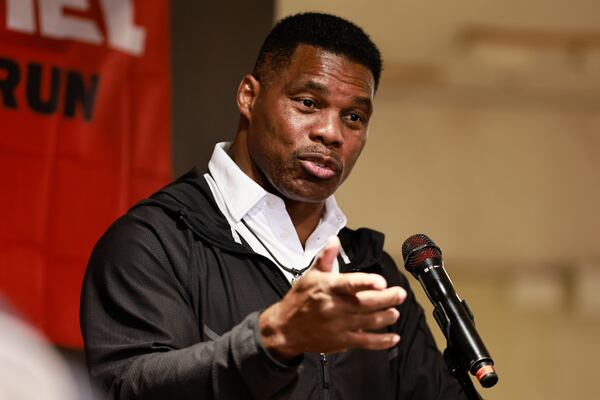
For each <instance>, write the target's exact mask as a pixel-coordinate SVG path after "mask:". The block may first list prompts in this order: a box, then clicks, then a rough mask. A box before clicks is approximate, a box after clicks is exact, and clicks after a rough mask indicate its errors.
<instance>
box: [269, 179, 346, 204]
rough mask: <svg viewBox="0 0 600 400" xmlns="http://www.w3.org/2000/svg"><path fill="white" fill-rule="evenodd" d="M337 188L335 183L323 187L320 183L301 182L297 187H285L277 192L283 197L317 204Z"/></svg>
mask: <svg viewBox="0 0 600 400" xmlns="http://www.w3.org/2000/svg"><path fill="white" fill-rule="evenodd" d="M336 189H337V185H332V187H324V186H323V184H322V183H320V184H315V183H312V182H303V184H302V185H298V186H297V187H292V188H285V189H284V190H281V191H280V192H279V193H280V194H281V196H283V197H284V198H285V199H288V200H291V201H295V202H301V203H313V204H319V203H323V202H324V201H325V200H327V199H328V198H329V197H330V196H331V195H332V194H333V193H334V192H335V190H336Z"/></svg>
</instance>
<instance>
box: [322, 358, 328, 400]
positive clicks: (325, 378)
mask: <svg viewBox="0 0 600 400" xmlns="http://www.w3.org/2000/svg"><path fill="white" fill-rule="evenodd" d="M320 358H321V367H322V368H323V399H325V400H329V399H330V396H329V367H328V366H327V355H326V354H325V353H321V355H320Z"/></svg>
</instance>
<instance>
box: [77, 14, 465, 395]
mask: <svg viewBox="0 0 600 400" xmlns="http://www.w3.org/2000/svg"><path fill="white" fill-rule="evenodd" d="M380 71H381V59H380V55H379V51H378V50H377V48H376V47H375V45H374V44H373V43H372V42H371V41H370V39H369V38H368V36H367V35H366V34H365V33H364V32H363V31H362V30H361V29H360V28H358V27H356V26H355V25H353V24H351V23H349V22H347V21H345V20H342V19H340V18H337V17H334V16H330V15H324V14H315V13H308V14H299V15H295V16H292V17H288V18H286V19H284V20H283V21H281V22H280V23H279V24H278V25H277V26H276V27H275V28H274V29H273V31H272V32H271V33H270V34H269V36H268V37H267V39H266V40H265V43H264V44H263V47H262V49H261V52H260V54H259V57H258V60H257V63H256V66H255V69H254V71H253V73H252V74H251V75H247V76H245V77H244V78H243V80H242V82H241V83H240V85H239V89H238V93H237V106H238V109H239V111H240V121H239V125H238V128H237V132H236V136H235V139H234V141H233V143H231V144H227V143H222V144H219V145H217V146H216V147H215V151H214V153H213V156H212V159H211V161H210V163H209V167H208V172H207V173H206V174H204V175H203V174H201V173H199V172H197V171H196V170H193V171H191V172H190V173H188V174H186V175H184V176H183V177H181V178H179V179H178V180H177V181H175V182H174V183H172V184H171V185H169V186H167V187H166V188H164V189H163V190H161V191H159V192H158V193H156V194H154V195H153V196H151V197H150V199H148V200H145V201H142V202H140V203H138V204H137V205H136V206H135V207H134V208H133V209H132V210H130V211H129V213H128V214H127V215H125V216H124V217H122V218H121V219H119V220H118V221H117V222H115V224H113V225H112V226H111V228H110V229H109V230H108V231H107V233H106V234H105V235H104V236H103V237H102V239H101V240H100V241H99V243H98V244H97V246H96V248H95V249H94V252H93V254H92V256H91V259H90V263H89V266H88V271H87V273H86V277H85V282H84V288H83V294H82V304H81V306H82V308H81V310H82V311H81V313H82V320H81V321H82V330H83V334H84V338H85V344H86V352H87V356H88V364H89V368H90V372H91V375H92V376H93V378H95V379H96V380H97V381H98V382H100V384H101V385H102V387H103V388H104V389H106V390H107V391H108V392H109V393H110V397H111V398H118V399H159V398H167V397H169V398H177V399H188V398H189V399H192V398H194V399H200V398H202V399H205V398H206V399H212V398H214V399H217V398H218V399H250V398H255V399H270V398H281V399H320V398H324V399H344V400H347V399H366V398H373V399H459V398H463V395H462V392H461V390H460V388H459V385H458V384H457V382H456V381H454V379H453V378H452V377H451V376H450V375H449V374H448V372H447V370H446V369H445V366H444V363H443V360H442V358H441V356H440V354H439V352H438V351H437V349H436V347H435V344H434V342H433V339H432V337H431V333H430V331H429V329H428V328H427V326H426V324H425V320H424V317H423V312H422V309H421V308H420V307H419V306H418V304H417V303H416V302H415V299H414V295H413V294H412V292H411V291H410V289H409V286H408V282H407V281H406V278H405V277H404V276H402V275H401V274H400V273H399V271H398V270H397V268H396V266H395V265H394V263H393V261H392V260H391V258H390V257H389V256H388V255H387V254H386V253H385V252H383V250H382V247H383V235H381V234H380V233H377V232H374V231H371V230H368V229H359V230H357V231H352V230H350V229H347V228H345V227H344V226H345V223H346V218H345V216H344V215H343V214H342V212H341V210H340V209H339V208H338V206H337V204H336V202H335V200H334V198H333V196H332V195H333V193H334V192H335V190H336V189H337V188H338V186H339V185H340V184H341V183H342V182H343V181H344V179H345V178H346V177H347V176H348V175H349V174H350V171H351V170H352V167H353V165H354V163H355V162H356V160H357V158H358V156H359V154H360V152H361V150H362V148H363V146H364V145H365V142H366V139H367V127H368V123H369V119H370V116H371V113H372V110H373V97H374V94H375V90H376V88H377V84H378V81H379V75H380ZM329 237H331V238H330V239H328V238H329ZM309 266H312V268H310V269H308V267H309ZM340 272H341V273H340ZM400 337H401V338H400Z"/></svg>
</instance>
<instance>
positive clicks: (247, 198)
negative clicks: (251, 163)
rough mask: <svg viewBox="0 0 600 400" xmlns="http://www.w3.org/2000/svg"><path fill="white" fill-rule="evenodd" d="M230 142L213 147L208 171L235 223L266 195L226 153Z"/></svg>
mask: <svg viewBox="0 0 600 400" xmlns="http://www.w3.org/2000/svg"><path fill="white" fill-rule="evenodd" d="M230 145H231V142H221V143H217V144H216V145H215V149H214V151H213V154H212V157H211V158H210V161H209V163H208V170H209V172H210V174H211V176H212V177H213V179H214V181H215V183H216V185H217V188H218V189H219V191H220V192H221V195H222V196H223V200H224V202H225V206H226V207H227V210H228V211H229V213H230V214H231V216H232V218H233V219H234V220H235V221H236V222H240V221H241V220H242V218H243V217H244V216H245V215H246V214H247V213H248V211H250V210H251V209H252V208H254V206H256V205H257V204H258V203H259V202H260V201H261V200H262V199H263V197H265V196H266V195H267V193H268V192H267V191H266V190H265V189H263V188H262V187H261V186H260V185H259V184H258V183H256V182H255V181H253V180H252V179H251V178H250V177H249V176H248V175H246V174H245V173H244V172H243V171H242V170H241V169H240V167H238V165H237V164H236V163H235V162H234V161H233V160H232V159H231V157H230V156H229V154H228V153H227V151H228V150H229V146H230Z"/></svg>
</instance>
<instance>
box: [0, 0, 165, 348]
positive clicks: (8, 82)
mask: <svg viewBox="0 0 600 400" xmlns="http://www.w3.org/2000/svg"><path fill="white" fill-rule="evenodd" d="M168 23H169V4H168V1H167V0H153V1H151V2H148V1H144V0H0V171H1V172H0V174H1V176H2V182H1V185H2V186H1V187H2V189H1V195H0V296H3V297H5V298H7V299H8V301H9V302H10V303H11V304H12V305H13V306H14V307H15V308H16V309H17V310H18V311H20V313H21V314H22V315H23V316H24V317H26V318H27V319H28V320H29V321H30V322H31V323H32V324H34V325H35V326H36V327H37V328H39V329H41V330H42V331H43V332H45V333H46V334H47V335H48V337H49V338H50V339H51V340H52V341H54V342H55V343H58V344H61V345H65V346H71V347H78V346H81V336H80V332H79V293H80V288H81V281H82V278H83V273H84V270H85V265H86V263H87V260H88V257H89V254H90V252H91V249H92V247H93V245H94V243H95V242H96V240H97V239H98V238H99V236H100V235H101V234H102V232H103V231H104V230H105V229H106V228H107V227H108V225H109V224H110V223H111V221H113V220H114V219H115V218H116V217H117V216H118V215H120V214H122V213H124V212H125V211H126V210H127V208H128V207H129V206H131V205H132V204H133V203H135V202H136V201H137V200H138V199H140V198H142V197H144V196H147V195H148V194H150V193H151V192H153V191H154V190H156V189H157V188H159V187H160V186H161V185H163V184H165V183H166V182H167V181H168V180H169V179H170V177H171V144H170V143H171V132H170V131H171V128H170V126H171V124H170V117H171V115H170V78H169V77H170V68H169V56H170V53H169V51H170V49H169V25H168Z"/></svg>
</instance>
